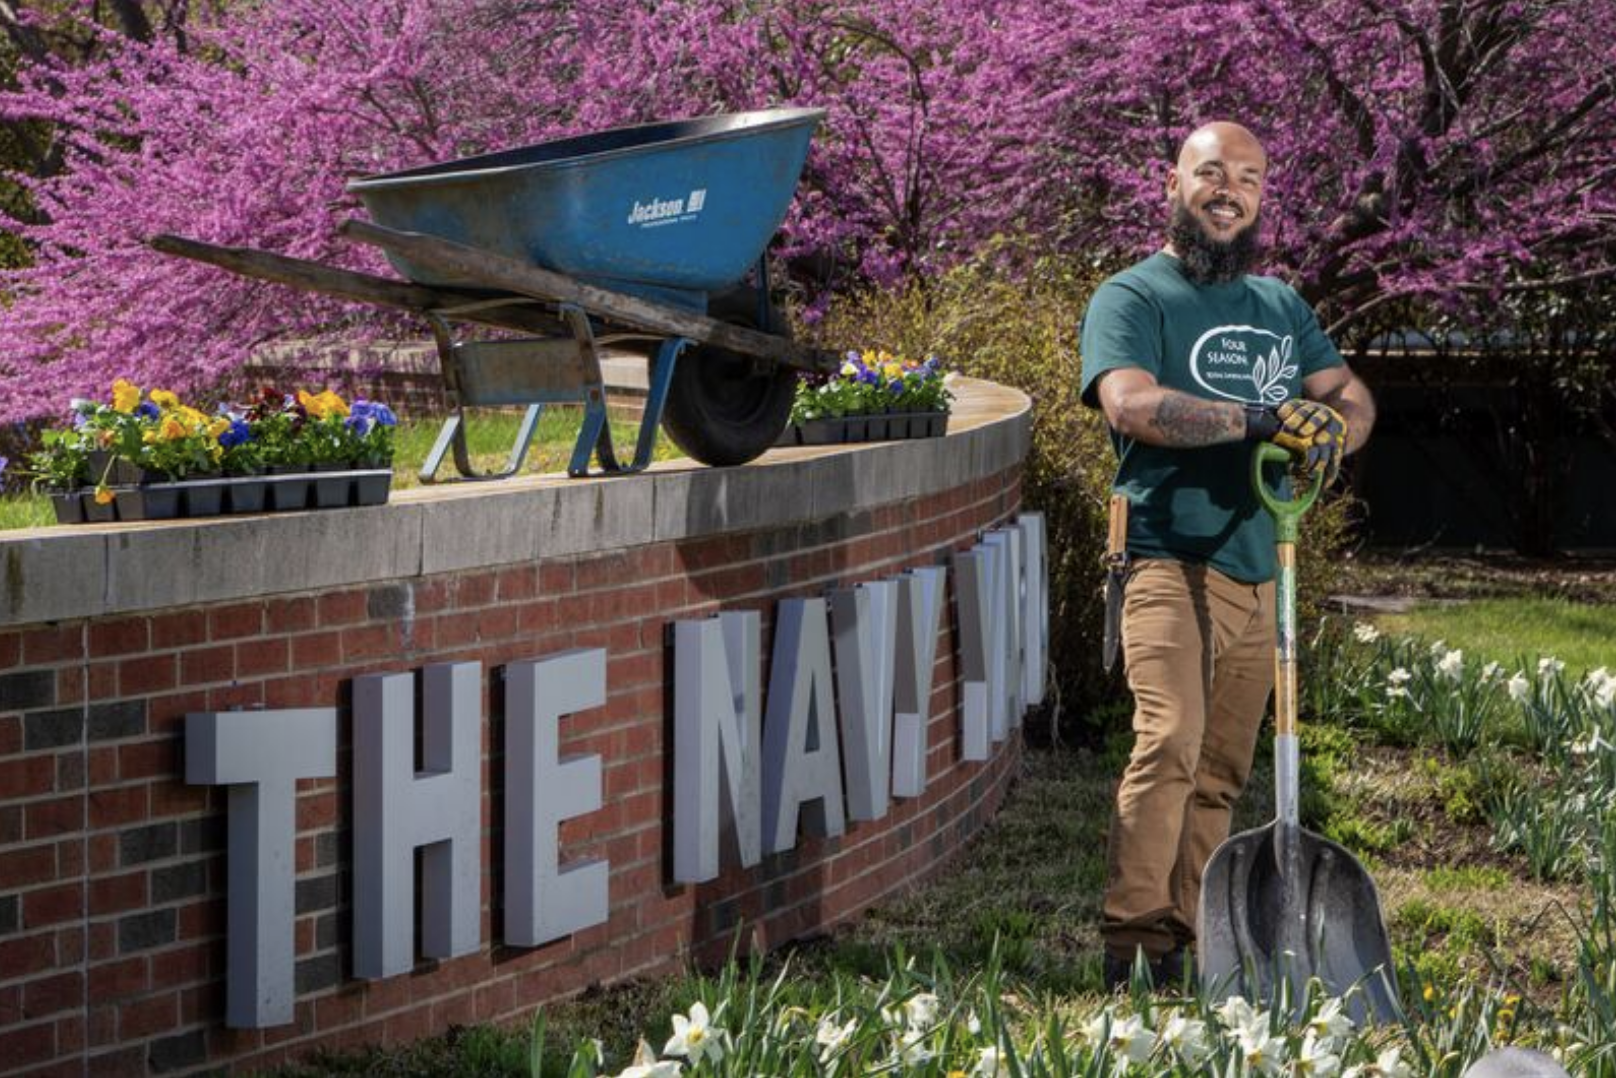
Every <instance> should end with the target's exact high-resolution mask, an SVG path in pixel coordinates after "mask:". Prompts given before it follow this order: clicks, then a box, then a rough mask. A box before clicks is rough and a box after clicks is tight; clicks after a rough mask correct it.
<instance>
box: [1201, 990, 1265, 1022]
mask: <svg viewBox="0 0 1616 1078" xmlns="http://www.w3.org/2000/svg"><path fill="white" fill-rule="evenodd" d="M1212 1010H1213V1013H1214V1014H1216V1015H1217V1016H1218V1017H1219V1018H1220V1019H1222V1020H1223V1025H1224V1027H1225V1028H1227V1029H1239V1028H1241V1027H1242V1026H1249V1025H1251V1024H1252V1023H1253V1022H1255V1021H1256V1020H1257V1018H1258V1017H1259V1016H1261V1017H1262V1022H1263V1025H1267V1024H1268V1018H1267V1016H1266V1015H1262V1014H1261V1012H1259V1011H1256V1010H1253V1009H1252V1006H1251V1004H1250V1003H1247V1002H1246V997H1244V996H1230V997H1229V998H1228V999H1226V1000H1224V1001H1223V1002H1222V1003H1220V1004H1218V1005H1217V1006H1216V1007H1214V1008H1213V1009H1212Z"/></svg>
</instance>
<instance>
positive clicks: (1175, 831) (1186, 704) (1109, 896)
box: [1101, 559, 1274, 960]
mask: <svg viewBox="0 0 1616 1078" xmlns="http://www.w3.org/2000/svg"><path fill="white" fill-rule="evenodd" d="M1122 644H1123V648H1124V656H1125V658H1126V663H1127V672H1128V686H1129V687H1130V688H1131V689H1132V690H1133V697H1134V716H1133V729H1134V736H1135V740H1134V748H1133V755H1132V757H1131V758H1130V759H1129V760H1128V766H1127V769H1126V770H1125V771H1124V772H1123V775H1122V783H1121V785H1120V786H1119V787H1118V789H1117V801H1116V808H1115V811H1114V813H1113V815H1112V818H1111V835H1110V842H1109V846H1108V849H1107V862H1108V864H1109V869H1110V881H1109V883H1108V884H1107V886H1106V892H1105V903H1104V907H1103V924H1102V927H1101V934H1102V936H1103V937H1104V939H1105V946H1106V950H1107V951H1108V952H1109V953H1111V954H1113V955H1116V956H1117V957H1119V958H1126V959H1132V957H1133V954H1134V951H1135V949H1136V948H1139V947H1143V948H1144V950H1145V954H1146V955H1147V957H1149V958H1150V959H1152V960H1154V959H1156V958H1159V957H1161V956H1162V955H1164V954H1166V953H1167V952H1168V951H1171V950H1173V949H1174V948H1175V947H1178V946H1181V945H1184V944H1188V943H1191V942H1193V940H1194V938H1195V912H1196V907H1197V904H1198V903H1199V902H1200V898H1201V874H1202V872H1203V871H1204V870H1205V868H1206V862H1207V858H1209V857H1210V856H1211V855H1212V851H1213V850H1214V849H1216V848H1217V846H1218V844H1219V843H1220V842H1222V841H1223V840H1224V839H1225V838H1227V837H1228V835H1229V817H1230V813H1231V811H1232V809H1233V807H1234V803H1235V801H1236V800H1237V799H1238V798H1239V796H1240V791H1241V790H1242V789H1243V788H1244V787H1245V784H1246V779H1247V778H1248V777H1249V776H1250V774H1251V762H1252V754H1253V751H1254V750H1255V747H1256V740H1257V731H1258V727H1259V726H1260V725H1261V723H1262V717H1263V711H1264V709H1265V706H1266V703H1267V700H1268V695H1269V693H1270V692H1271V691H1272V689H1273V685H1274V585H1273V583H1272V582H1268V583H1264V584H1243V583H1241V582H1239V581H1237V580H1233V579H1231V578H1229V577H1227V576H1224V575H1223V574H1222V573H1220V572H1218V571H1217V570H1215V569H1209V568H1207V567H1205V566H1200V565H1186V564H1183V563H1180V562H1176V561H1168V560H1161V559H1146V560H1142V561H1140V562H1138V563H1136V567H1135V569H1134V571H1133V573H1132V574H1131V576H1130V578H1129V581H1128V590H1127V597H1126V601H1125V603H1124V605H1123V613H1122Z"/></svg>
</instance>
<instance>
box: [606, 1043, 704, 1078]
mask: <svg viewBox="0 0 1616 1078" xmlns="http://www.w3.org/2000/svg"><path fill="white" fill-rule="evenodd" d="M602 1051H603V1049H602V1048H601V1046H600V1042H599V1041H596V1042H595V1061H596V1062H597V1063H598V1062H600V1060H601V1059H602V1055H601V1053H602ZM683 1072H684V1067H683V1066H682V1065H680V1064H679V1063H678V1062H676V1061H674V1060H671V1059H669V1060H658V1059H657V1057H656V1053H655V1052H653V1051H651V1046H650V1045H649V1044H646V1043H645V1040H644V1039H643V1038H642V1039H641V1040H640V1043H639V1046H638V1047H637V1048H635V1049H634V1059H633V1060H632V1061H631V1062H630V1063H629V1065H628V1066H627V1067H624V1068H623V1069H622V1070H620V1071H618V1072H617V1075H616V1078H678V1075H680V1074H682V1073H683Z"/></svg>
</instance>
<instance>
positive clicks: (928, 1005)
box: [903, 992, 937, 1029]
mask: <svg viewBox="0 0 1616 1078" xmlns="http://www.w3.org/2000/svg"><path fill="white" fill-rule="evenodd" d="M903 1016H904V1020H905V1021H906V1022H907V1023H908V1024H909V1028H910V1029H930V1028H931V1027H932V1026H934V1025H936V1024H937V997H936V996H934V995H932V994H931V993H930V992H920V993H917V994H915V995H913V996H910V997H909V998H908V999H906V1000H904V1001H903Z"/></svg>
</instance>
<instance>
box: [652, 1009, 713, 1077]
mask: <svg viewBox="0 0 1616 1078" xmlns="http://www.w3.org/2000/svg"><path fill="white" fill-rule="evenodd" d="M662 1054H663V1055H665V1056H686V1057H688V1058H689V1059H690V1064H691V1066H695V1065H696V1064H697V1063H700V1062H701V1061H702V1060H703V1059H704V1058H706V1057H708V1056H711V1057H712V1059H713V1062H714V1063H716V1062H718V1061H719V1060H720V1059H722V1058H723V1057H724V1046H723V1045H722V1044H721V1043H720V1040H719V1037H718V1036H717V1035H716V1031H715V1030H714V1029H713V1028H712V1017H711V1016H710V1015H708V1013H707V1006H706V1004H704V1003H702V1002H701V1001H699V1000H698V1001H697V1002H695V1003H693V1004H691V1005H690V1014H689V1015H688V1016H687V1015H683V1014H676V1015H674V1016H673V1036H671V1037H669V1038H668V1043H667V1044H665V1045H663V1046H662Z"/></svg>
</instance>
